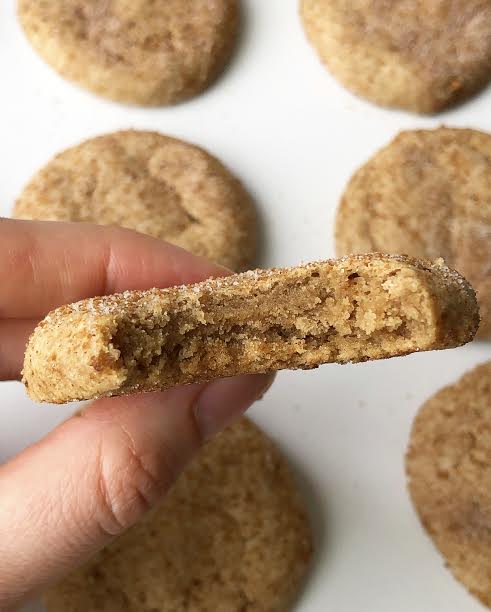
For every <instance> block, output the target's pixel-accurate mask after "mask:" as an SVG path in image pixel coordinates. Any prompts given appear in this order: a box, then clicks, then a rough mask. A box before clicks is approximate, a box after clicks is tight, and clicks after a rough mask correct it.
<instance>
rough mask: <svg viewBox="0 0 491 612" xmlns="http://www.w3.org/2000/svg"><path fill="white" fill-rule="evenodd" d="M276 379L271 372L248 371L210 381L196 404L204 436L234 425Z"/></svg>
mask: <svg viewBox="0 0 491 612" xmlns="http://www.w3.org/2000/svg"><path fill="white" fill-rule="evenodd" d="M273 380H274V376H273V375H270V374H248V375H245V376H237V377H234V378H224V379H222V380H215V381H213V382H211V383H209V384H208V386H207V387H206V389H205V390H204V391H203V392H202V393H201V394H200V396H199V398H198V401H197V402H196V405H195V407H194V413H195V418H196V422H197V423H198V427H199V428H200V430H201V434H202V436H203V438H204V439H205V440H207V439H208V438H211V437H212V436H214V435H215V434H217V433H218V432H219V431H222V429H225V427H227V426H228V425H231V424H232V422H233V421H235V420H236V419H237V418H238V417H239V416H240V415H241V414H243V413H244V412H245V411H246V410H247V408H249V406H250V405H251V404H253V403H254V402H255V401H256V400H258V399H260V398H261V397H262V396H263V395H264V394H265V393H266V391H267V390H268V389H269V387H270V386H271V385H272V383H273Z"/></svg>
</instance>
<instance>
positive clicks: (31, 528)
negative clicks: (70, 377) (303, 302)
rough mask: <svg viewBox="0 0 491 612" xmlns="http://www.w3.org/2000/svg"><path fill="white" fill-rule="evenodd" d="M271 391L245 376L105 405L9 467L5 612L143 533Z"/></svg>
mask: <svg viewBox="0 0 491 612" xmlns="http://www.w3.org/2000/svg"><path fill="white" fill-rule="evenodd" d="M271 381H272V378H271V377H270V376H264V375H255V376H242V377H238V378H231V379H225V380H218V381H214V382H211V383H208V384H201V385H191V386H188V387H179V388H176V389H171V390H168V391H165V392H162V393H148V394H144V395H139V396H131V397H125V398H115V399H103V400H99V401H97V402H94V404H92V405H91V406H90V407H89V408H88V409H87V410H85V411H84V412H83V413H82V414H79V415H77V416H74V417H72V418H71V419H69V420H68V421H66V422H65V423H63V424H62V425H61V426H60V427H58V428H57V429H55V430H54V431H53V432H52V433H51V434H49V435H48V436H47V437H46V438H44V439H43V440H42V441H41V442H39V443H37V444H35V445H34V446H32V447H30V448H29V449H27V450H26V451H24V452H23V453H21V454H20V455H19V456H18V457H16V458H14V459H13V460H12V461H10V462H9V463H7V464H5V465H4V466H2V467H0V610H6V609H8V608H10V607H12V606H16V605H19V604H20V603H22V602H23V601H24V600H25V599H27V598H29V597H30V596H32V595H33V594H34V593H35V592H37V591H38V590H39V589H41V588H43V587H44V586H45V585H47V584H49V583H50V582H52V581H53V580H56V579H57V578H59V577H61V576H62V575H64V574H66V573H68V572H69V571H70V570H71V569H73V568H74V567H76V566H77V565H79V564H80V563H82V562H83V561H85V560H86V559H87V558H89V557H90V556H91V555H92V554H93V553H95V552H96V551H97V550H99V549H100V548H101V547H103V546H104V545H106V544H107V543H108V542H109V541H110V540H111V539H112V538H113V537H114V536H116V535H118V534H119V533H121V532H122V531H124V530H125V529H127V528H128V527H130V526H131V525H132V524H133V523H135V522H136V521H137V520H138V519H139V518H140V517H141V516H142V514H143V513H144V512H146V511H147V510H148V509H149V508H150V507H151V506H152V505H153V504H154V503H155V502H157V501H158V500H159V498H160V497H161V496H162V495H163V494H164V493H165V492H166V491H167V490H168V488H169V487H170V485H171V484H172V482H173V481H174V480H175V478H176V477H177V475H178V474H179V472H180V471H181V470H182V468H183V467H184V466H185V464H186V462H188V461H189V459H190V458H191V457H192V455H193V454H194V453H195V452H196V451H197V449H198V448H199V446H200V445H201V444H202V442H203V441H204V440H206V439H207V438H209V437H210V436H212V435H214V434H215V433H217V432H218V431H219V430H221V429H223V428H224V427H226V426H227V425H228V424H230V423H231V422H232V421H233V420H234V419H235V418H236V417H237V416H239V415H240V414H241V413H242V412H243V411H244V410H245V409H246V408H247V407H248V406H249V405H250V404H251V403H252V402H253V401H254V400H256V399H258V398H259V397H260V396H261V395H262V394H263V393H264V392H265V391H266V389H267V388H268V387H269V385H270V384H271Z"/></svg>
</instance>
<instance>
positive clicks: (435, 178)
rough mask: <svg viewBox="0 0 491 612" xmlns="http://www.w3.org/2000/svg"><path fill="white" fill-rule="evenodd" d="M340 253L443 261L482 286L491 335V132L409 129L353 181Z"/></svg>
mask: <svg viewBox="0 0 491 612" xmlns="http://www.w3.org/2000/svg"><path fill="white" fill-rule="evenodd" d="M336 251H337V254H338V256H341V255H347V254H348V253H369V252H384V253H407V254H408V255H412V256H414V257H423V258H428V259H434V258H436V257H443V258H444V259H445V261H446V262H447V263H448V264H449V265H450V266H451V267H452V268H456V269H457V270H458V271H459V272H460V273H461V274H463V275H464V276H465V277H466V278H467V279H468V281H469V282H470V283H471V284H472V285H473V287H474V288H475V289H476V291H477V294H478V299H479V304H480V309H481V327H480V330H479V336H480V337H482V338H491V135H490V134H486V133H484V132H478V131H475V130H464V129H449V128H439V129H437V130H417V131H409V132H402V133H401V134H399V135H398V136H397V137H396V138H395V140H393V141H392V142H391V143H390V144H389V145H388V146H387V147H385V148H384V149H382V150H381V151H379V152H378V153H377V154H376V155H375V156H374V157H373V158H372V159H371V160H370V161H369V162H368V163H367V164H365V165H364V166H363V167H362V168H361V169H360V170H358V171H357V172H356V174H355V175H354V176H353V178H352V179H351V181H350V183H349V185H348V188H347V189H346V192H345V194H344V196H343V198H342V201H341V204H340V207H339V210H338V213H337V220H336Z"/></svg>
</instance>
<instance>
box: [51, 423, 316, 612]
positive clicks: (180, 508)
mask: <svg viewBox="0 0 491 612" xmlns="http://www.w3.org/2000/svg"><path fill="white" fill-rule="evenodd" d="M310 556H311V534H310V529H309V526H308V522H307V519H306V515H305V512H304V510H303V507H302V503H301V501H300V497H299V495H298V493H297V489H296V486H295V484H294V482H293V480H292V477H291V475H290V471H289V468H288V466H287V464H286V462H285V460H284V458H283V457H282V455H281V454H280V453H279V451H278V450H277V449H276V447H275V446H274V445H273V443H272V442H271V441H270V440H269V439H268V438H267V437H266V436H265V435H264V434H263V433H262V432H261V431H260V430H259V429H258V428H257V427H256V426H255V425H253V424H252V423H251V422H250V421H249V420H247V419H246V418H242V419H241V420H239V421H238V422H237V423H236V424H235V425H234V426H232V427H231V428H229V429H228V430H226V431H225V432H224V433H222V434H220V435H219V436H218V437H217V438H216V439H214V440H213V441H211V442H210V443H208V445H207V446H206V447H205V448H204V449H203V450H202V452H201V454H200V455H199V457H198V458H197V459H196V460H195V461H194V462H193V463H192V464H191V465H190V466H189V467H188V468H187V469H186V470H185V472H184V473H183V474H182V475H181V476H180V478H179V479H178V481H177V484H176V485H175V486H174V488H173V489H172V490H171V492H170V494H169V495H168V496H167V497H166V499H165V500H164V502H163V503H162V504H161V505H160V506H159V507H158V508H157V509H156V510H154V511H152V513H150V514H149V515H148V516H147V517H146V518H145V519H144V520H143V521H142V522H141V523H139V524H137V525H136V526H135V527H133V528H132V529H130V530H129V531H128V532H127V533H126V534H124V535H123V536H122V537H120V538H119V539H117V540H116V541H115V542H113V543H112V544H111V545H109V547H108V548H106V549H105V550H103V551H102V552H101V553H99V554H98V555H97V556H96V557H94V558H93V559H92V560H91V561H90V562H89V563H88V564H87V565H86V566H85V567H83V568H82V569H80V570H78V571H76V572H75V573H73V574H72V575H71V576H69V577H68V578H66V579H65V580H64V581H62V582H61V583H60V584H59V585H57V586H55V587H53V588H51V589H50V590H49V591H48V592H47V593H46V595H45V598H44V599H45V604H46V607H47V610H48V612H87V610H90V611H91V612H96V611H102V610H104V612H120V611H121V610H128V611H130V612H137V611H141V610H148V611H150V610H151V611H152V612H180V611H181V610H182V611H183V612H200V611H204V610H210V611H211V610H213V612H243V611H244V610H246V609H247V610H255V611H257V612H284V611H285V610H286V609H287V607H288V606H289V604H290V603H291V602H292V601H293V599H294V598H295V597H296V595H297V593H298V590H299V588H300V585H301V582H302V579H303V577H304V575H305V573H306V571H307V567H308V564H309V560H310Z"/></svg>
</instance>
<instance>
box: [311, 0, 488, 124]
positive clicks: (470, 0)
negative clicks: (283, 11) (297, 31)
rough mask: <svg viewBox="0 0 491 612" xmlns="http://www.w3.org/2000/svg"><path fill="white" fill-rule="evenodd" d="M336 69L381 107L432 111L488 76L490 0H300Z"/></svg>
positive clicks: (321, 52)
mask: <svg viewBox="0 0 491 612" xmlns="http://www.w3.org/2000/svg"><path fill="white" fill-rule="evenodd" d="M301 16H302V19H303V23H304V27H305V30H306V33H307V36H308V38H309V39H310V41H311V43H312V45H313V46H314V47H315V48H316V50H317V52H318V53H319V55H320V57H321V59H322V61H323V62H324V63H325V64H326V66H327V67H328V69H329V70H330V71H331V72H332V74H333V75H334V76H335V77H336V78H337V79H339V81H341V83H343V85H345V86H346V87H347V88H348V89H349V90H351V91H352V92H353V93H355V94H357V95H359V96H361V97H363V98H367V99H368V100H370V101H371V102H374V103H376V104H380V105H382V106H390V107H398V108H404V109H407V110H410V111H413V112H417V113H435V112H437V111H440V110H441V109H443V108H445V107H446V106H449V105H451V104H453V103H455V102H458V101H459V100H461V99H463V98H465V97H467V96H469V95H471V94H473V93H474V92H476V91H477V90H479V89H480V88H481V87H482V86H484V85H485V84H486V83H487V82H488V81H489V80H490V79H491V28H490V23H491V3H490V2H489V0H301Z"/></svg>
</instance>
